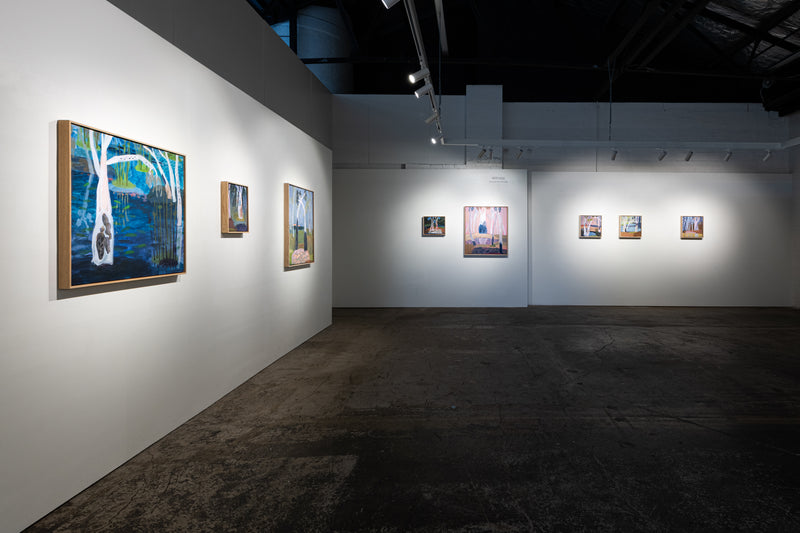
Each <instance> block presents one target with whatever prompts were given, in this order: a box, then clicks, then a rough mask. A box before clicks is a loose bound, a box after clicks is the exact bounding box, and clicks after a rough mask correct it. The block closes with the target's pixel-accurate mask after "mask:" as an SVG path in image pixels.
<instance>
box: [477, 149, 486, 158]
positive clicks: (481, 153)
mask: <svg viewBox="0 0 800 533" xmlns="http://www.w3.org/2000/svg"><path fill="white" fill-rule="evenodd" d="M484 155H486V148H481V151H480V152H479V153H478V159H483V156H484Z"/></svg>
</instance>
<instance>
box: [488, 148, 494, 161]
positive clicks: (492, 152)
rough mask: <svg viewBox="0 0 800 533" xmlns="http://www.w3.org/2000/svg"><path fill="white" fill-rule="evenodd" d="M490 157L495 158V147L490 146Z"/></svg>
mask: <svg viewBox="0 0 800 533" xmlns="http://www.w3.org/2000/svg"><path fill="white" fill-rule="evenodd" d="M489 159H494V148H489Z"/></svg>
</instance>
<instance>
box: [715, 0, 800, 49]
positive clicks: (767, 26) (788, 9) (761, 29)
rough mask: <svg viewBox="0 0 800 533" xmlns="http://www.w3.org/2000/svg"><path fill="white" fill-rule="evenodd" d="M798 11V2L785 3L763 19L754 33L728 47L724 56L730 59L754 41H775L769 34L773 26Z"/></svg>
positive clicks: (799, 1)
mask: <svg viewBox="0 0 800 533" xmlns="http://www.w3.org/2000/svg"><path fill="white" fill-rule="evenodd" d="M798 10H800V0H792V1H791V2H787V3H786V4H784V5H783V7H781V8H780V9H778V10H777V11H776V12H775V13H773V14H772V15H770V16H768V17H766V18H765V19H763V20H762V21H761V22H760V23H759V24H758V26H757V27H755V28H753V30H754V32H752V33H750V34H748V36H747V37H743V38H742V39H739V40H737V41H736V42H734V43H733V44H732V45H731V46H730V47H728V49H727V50H726V51H725V54H726V56H728V57H732V56H733V55H735V54H736V53H737V52H739V51H740V50H741V49H742V48H744V47H746V46H747V45H750V44H753V43H755V42H756V41H769V42H772V40H773V39H777V38H776V37H774V36H773V35H772V34H771V33H770V31H771V30H772V29H773V28H774V27H775V26H777V25H778V24H780V23H782V22H784V21H785V20H786V19H788V18H789V17H791V16H792V15H794V14H795V13H797V11H798Z"/></svg>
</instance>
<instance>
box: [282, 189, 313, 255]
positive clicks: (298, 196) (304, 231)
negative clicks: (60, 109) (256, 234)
mask: <svg viewBox="0 0 800 533" xmlns="http://www.w3.org/2000/svg"><path fill="white" fill-rule="evenodd" d="M283 194H284V196H283V212H284V266H286V267H296V266H301V265H305V264H309V263H313V262H314V192H313V191H310V190H308V189H304V188H302V187H298V186H296V185H292V184H290V183H285V184H284V193H283Z"/></svg>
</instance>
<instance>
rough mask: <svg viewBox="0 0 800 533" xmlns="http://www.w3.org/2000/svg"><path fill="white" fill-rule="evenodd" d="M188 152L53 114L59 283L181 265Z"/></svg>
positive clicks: (167, 271)
mask: <svg viewBox="0 0 800 533" xmlns="http://www.w3.org/2000/svg"><path fill="white" fill-rule="evenodd" d="M185 177H186V158H185V157H184V156H183V155H180V154H177V153H174V152H170V151H168V150H164V149H161V148H156V147H153V146H148V145H146V144H142V143H139V142H136V141H132V140H130V139H126V138H124V137H118V136H116V135H112V134H110V133H105V132H103V131H100V130H96V129H92V128H89V127H87V126H83V125H80V124H76V123H74V122H71V121H68V120H60V121H58V210H59V215H58V224H59V228H58V248H59V250H58V270H59V272H58V285H59V288H62V289H71V288H75V287H86V286H91V285H100V284H105V283H116V282H122V281H128V280H134V279H142V278H154V277H160V276H173V275H176V274H182V273H184V272H186V192H185Z"/></svg>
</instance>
